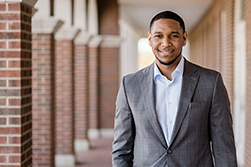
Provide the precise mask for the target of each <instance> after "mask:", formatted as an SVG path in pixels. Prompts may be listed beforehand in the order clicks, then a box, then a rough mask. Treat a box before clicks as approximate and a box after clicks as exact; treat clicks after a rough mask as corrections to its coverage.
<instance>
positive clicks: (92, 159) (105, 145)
mask: <svg viewBox="0 0 251 167" xmlns="http://www.w3.org/2000/svg"><path fill="white" fill-rule="evenodd" d="M112 140H113V139H105V138H101V139H96V140H92V141H90V145H91V148H90V150H88V151H86V152H83V153H82V154H81V155H79V156H78V157H77V159H78V160H79V161H78V163H77V164H76V165H75V167H111V166H112V157H111V151H112Z"/></svg>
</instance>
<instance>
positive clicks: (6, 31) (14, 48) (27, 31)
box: [0, 3, 32, 167]
mask: <svg viewBox="0 0 251 167" xmlns="http://www.w3.org/2000/svg"><path fill="white" fill-rule="evenodd" d="M31 12H32V8H31V7H30V6H28V5H26V4H20V3H13V4H11V3H0V143H1V146H0V152H1V156H0V166H3V165H5V166H15V167H21V166H22V167H29V166H31V165H32V149H31V144H32V133H31V130H32V115H31V110H32V94H31V92H32V90H31V84H32V82H31V75H32V72H31Z"/></svg>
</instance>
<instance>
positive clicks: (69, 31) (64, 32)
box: [55, 27, 80, 40]
mask: <svg viewBox="0 0 251 167" xmlns="http://www.w3.org/2000/svg"><path fill="white" fill-rule="evenodd" d="M79 33H80V29H77V28H75V27H62V28H60V29H59V31H58V32H57V33H56V35H55V39H64V40H75V38H76V37H77V36H78V34H79Z"/></svg>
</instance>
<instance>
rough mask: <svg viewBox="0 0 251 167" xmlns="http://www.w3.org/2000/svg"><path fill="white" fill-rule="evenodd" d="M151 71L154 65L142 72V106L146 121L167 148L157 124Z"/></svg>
mask: <svg viewBox="0 0 251 167" xmlns="http://www.w3.org/2000/svg"><path fill="white" fill-rule="evenodd" d="M153 71H154V64H152V65H151V66H150V67H149V68H146V69H145V70H144V71H143V73H144V75H143V78H142V82H141V83H142V84H141V86H140V88H141V92H142V95H143V98H144V106H145V110H146V114H147V117H148V120H149V122H150V123H151V125H152V127H153V129H154V131H155V132H156V134H157V136H158V138H159V139H160V141H161V142H162V144H163V145H164V146H165V147H166V148H167V144H166V140H165V137H164V134H163V132H162V129H161V127H160V124H159V122H158V118H157V115H156V109H155V87H154V80H153V75H154V74H153Z"/></svg>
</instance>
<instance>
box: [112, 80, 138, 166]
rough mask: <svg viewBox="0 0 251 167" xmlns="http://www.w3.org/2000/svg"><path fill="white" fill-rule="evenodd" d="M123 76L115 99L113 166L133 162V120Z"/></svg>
mask: <svg viewBox="0 0 251 167" xmlns="http://www.w3.org/2000/svg"><path fill="white" fill-rule="evenodd" d="M124 80H125V78H123V80H122V83H121V85H120V88H119V92H118V95H117V100H116V113H115V123H114V141H113V145H112V147H113V150H112V166H113V167H131V166H132V164H133V146H134V135H135V133H134V132H135V130H134V129H135V128H134V121H133V116H132V112H131V109H130V106H129V103H128V99H127V95H126V90H125V85H124V82H125V81H124Z"/></svg>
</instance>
